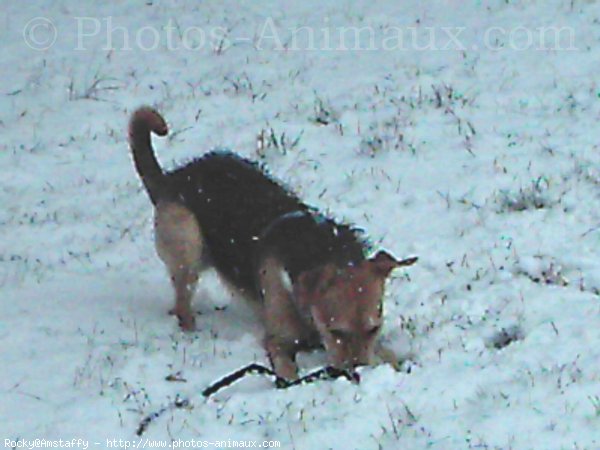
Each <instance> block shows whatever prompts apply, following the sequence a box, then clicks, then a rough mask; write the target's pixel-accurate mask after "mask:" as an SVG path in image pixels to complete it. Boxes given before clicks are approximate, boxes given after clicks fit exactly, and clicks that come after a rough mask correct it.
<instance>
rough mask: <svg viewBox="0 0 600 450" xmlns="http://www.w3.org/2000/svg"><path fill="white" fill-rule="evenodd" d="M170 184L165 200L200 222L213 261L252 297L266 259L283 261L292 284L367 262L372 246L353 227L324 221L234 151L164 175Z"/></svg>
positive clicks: (259, 168) (325, 219)
mask: <svg viewBox="0 0 600 450" xmlns="http://www.w3.org/2000/svg"><path fill="white" fill-rule="evenodd" d="M165 181H166V182H167V183H166V184H167V185H168V190H169V195H168V197H169V198H170V199H173V198H174V195H173V194H176V197H177V201H180V202H182V203H183V204H184V205H185V206H186V207H187V208H189V209H190V210H191V211H192V212H193V213H194V215H195V217H196V219H197V220H198V223H199V225H200V229H201V230H202V233H203V235H204V240H205V244H206V247H207V250H208V254H209V255H208V256H209V258H210V262H211V263H212V264H213V265H214V266H215V268H216V269H217V270H218V271H219V272H220V273H221V274H222V275H223V276H224V277H225V278H226V279H227V280H228V281H229V282H231V283H233V284H234V285H235V286H237V287H238V288H240V289H241V290H244V291H247V292H248V293H253V294H256V292H253V291H254V289H255V277H256V273H255V272H256V264H257V262H258V258H259V257H260V255H264V254H266V253H269V254H275V255H276V256H277V257H278V258H280V260H281V261H282V262H283V264H284V266H285V268H286V270H288V271H289V273H290V275H291V277H292V280H294V279H295V277H296V276H297V275H298V274H299V273H301V272H303V271H305V270H310V269H312V268H315V267H318V266H321V265H324V264H327V263H330V262H333V263H335V264H337V265H339V266H344V265H348V264H353V263H356V262H359V261H362V260H364V259H365V252H366V251H367V250H368V244H367V243H366V242H365V241H363V240H362V239H361V238H360V237H359V233H358V231H357V230H356V229H354V228H351V227H350V226H348V225H344V224H338V223H336V222H335V221H334V220H332V219H329V218H326V217H324V216H322V215H320V214H319V213H318V212H317V211H316V210H314V209H313V208H311V207H309V206H307V205H306V204H304V203H302V202H301V201H300V200H299V199H298V197H296V196H295V195H294V194H293V193H292V192H290V191H289V190H288V189H286V188H284V187H283V186H282V185H281V184H280V183H279V182H277V181H275V180H274V179H273V178H271V177H270V176H269V175H268V174H267V173H266V171H265V170H264V168H261V167H260V166H259V165H258V164H257V163H254V162H251V161H248V160H246V159H244V158H242V157H240V156H238V155H236V154H234V153H231V152H223V151H220V152H211V153H208V154H206V155H204V156H203V157H201V158H199V159H196V160H194V161H192V162H190V163H189V164H187V165H185V166H183V167H181V168H178V169H175V170H174V171H172V172H169V173H166V174H165Z"/></svg>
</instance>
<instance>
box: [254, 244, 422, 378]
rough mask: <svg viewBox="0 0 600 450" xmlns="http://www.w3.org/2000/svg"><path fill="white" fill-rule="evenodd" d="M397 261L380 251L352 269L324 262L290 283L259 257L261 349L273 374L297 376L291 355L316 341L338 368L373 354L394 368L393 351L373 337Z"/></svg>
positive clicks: (277, 267) (273, 264)
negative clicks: (264, 334)
mask: <svg viewBox="0 0 600 450" xmlns="http://www.w3.org/2000/svg"><path fill="white" fill-rule="evenodd" d="M413 262H414V261H413ZM401 265H407V264H406V263H405V262H402V261H397V260H395V259H393V258H392V257H391V256H390V255H389V254H387V253H384V252H380V253H379V254H378V255H376V256H375V257H374V258H371V259H369V260H366V261H364V262H362V263H361V264H360V265H358V266H356V267H347V268H343V269H341V268H338V267H336V266H334V265H332V264H328V265H325V266H322V267H319V268H317V269H314V270H312V271H309V272H305V273H303V274H301V275H300V277H299V279H298V280H297V282H296V285H295V286H293V287H292V286H291V285H288V283H286V279H285V276H287V274H286V272H285V270H284V268H283V267H282V265H281V264H280V262H279V261H278V260H277V259H276V258H274V257H268V258H265V259H264V260H263V261H262V262H261V264H260V272H259V274H260V276H259V282H260V288H261V290H262V294H263V298H264V315H265V323H266V327H267V339H266V348H267V352H268V353H269V357H270V358H271V362H272V364H273V367H274V369H275V371H276V372H277V374H278V375H279V376H282V377H284V378H289V379H294V378H297V366H296V363H295V355H296V353H297V352H298V351H299V350H301V349H303V348H310V347H315V346H317V345H318V344H319V343H322V344H323V345H324V346H325V349H326V351H327V354H328V357H329V360H330V362H331V364H333V365H334V366H335V367H338V368H344V369H345V368H352V367H355V366H358V365H367V364H372V363H373V362H374V357H375V356H378V357H379V359H380V360H383V361H384V362H388V363H391V364H393V365H394V366H395V367H397V364H398V361H397V358H396V357H395V355H394V354H393V352H391V351H390V350H389V349H386V348H385V347H383V346H382V345H380V344H378V343H377V339H378V337H379V334H380V331H381V326H382V323H383V304H382V302H383V291H384V284H385V279H386V278H387V276H388V275H389V273H390V271H391V270H392V269H394V268H395V267H399V266H401Z"/></svg>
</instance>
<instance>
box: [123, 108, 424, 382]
mask: <svg viewBox="0 0 600 450" xmlns="http://www.w3.org/2000/svg"><path fill="white" fill-rule="evenodd" d="M151 133H154V134H156V135H158V136H165V135H167V133H168V127H167V124H166V122H165V120H164V119H163V117H162V116H161V115H160V114H159V113H158V112H157V111H156V110H155V109H152V108H150V107H141V108H139V109H138V110H136V111H135V112H134V113H133V114H132V116H131V119H130V122H129V142H130V147H131V152H132V155H133V160H134V164H135V167H136V169H137V172H138V174H139V176H140V178H141V180H142V183H143V185H144V187H145V188H146V191H147V192H148V195H149V197H150V200H151V201H152V204H153V205H154V211H155V219H154V226H155V245H156V250H157V253H158V255H159V257H160V258H161V259H162V261H163V262H164V263H165V265H166V267H167V269H168V271H169V274H170V277H171V281H172V284H173V287H174V290H175V306H174V307H173V309H171V310H170V313H171V314H174V315H176V316H177V318H178V320H179V324H180V326H181V328H182V329H183V330H186V331H191V330H194V328H195V321H194V313H193V311H192V309H191V301H192V296H193V293H194V289H195V287H196V283H197V282H198V278H199V275H200V274H201V272H203V271H204V270H205V269H207V268H209V267H214V268H215V269H216V270H217V272H218V273H219V274H220V276H221V277H222V278H223V279H224V280H225V281H226V282H227V283H228V284H230V285H232V286H234V287H235V288H236V289H237V290H239V291H240V292H241V293H242V294H244V295H246V296H247V297H250V298H254V299H256V300H258V301H259V304H260V305H261V310H262V311H263V315H264V323H265V328H266V338H265V348H266V351H267V353H268V355H269V358H270V361H271V364H272V366H273V369H274V370H275V372H276V373H277V375H279V376H280V377H283V378H286V379H296V378H297V370H298V368H297V365H296V362H295V359H296V354H297V352H298V351H301V350H305V349H311V348H315V347H319V346H324V347H325V349H326V352H327V355H328V357H329V360H330V362H331V364H332V365H333V366H334V367H336V368H339V369H348V368H353V367H355V366H358V365H367V364H371V363H372V362H373V357H374V354H375V353H376V352H377V353H381V354H385V353H386V352H385V351H383V350H381V352H379V351H378V350H377V348H378V347H377V345H376V342H377V338H378V336H379V333H380V331H381V326H382V319H383V302H382V299H383V293H384V283H385V280H386V278H387V277H388V275H389V274H390V272H391V271H392V270H393V269H395V268H397V267H401V266H410V265H412V264H414V263H415V262H416V261H417V258H409V259H406V260H402V261H399V260H397V259H396V258H394V257H393V256H392V255H391V254H389V253H388V252H386V251H383V250H382V251H379V252H378V253H376V254H375V255H374V256H373V257H371V258H368V257H367V256H366V254H367V253H368V252H369V251H370V247H369V245H368V244H367V242H366V241H365V240H364V239H363V238H362V237H361V233H360V232H359V230H357V229H355V228H353V227H351V226H350V225H347V224H343V223H338V222H336V221H335V220H333V219H331V218H329V217H326V216H324V215H322V214H321V213H319V212H318V211H317V210H316V209H314V208H312V207H310V206H308V205H306V204H305V203H303V202H302V201H300V199H299V198H298V197H297V196H296V195H294V194H293V193H292V192H291V191H290V190H288V189H286V188H285V187H283V185H282V184H281V183H279V182H278V181H276V180H275V179H274V178H272V177H271V176H269V175H267V174H266V172H265V171H264V170H263V169H262V168H261V167H260V166H259V165H258V164H257V163H255V162H251V161H249V160H247V159H244V158H242V157H240V156H238V155H236V154H234V153H231V152H224V151H222V152H211V153H208V154H205V155H204V156H202V157H200V158H198V159H195V160H193V161H192V162H190V163H188V164H186V165H184V166H182V167H179V168H177V169H174V170H172V171H170V172H163V170H162V168H161V166H160V164H159V162H158V160H157V159H156V155H155V152H154V150H153V147H152V142H151ZM384 360H390V357H389V356H388V357H384Z"/></svg>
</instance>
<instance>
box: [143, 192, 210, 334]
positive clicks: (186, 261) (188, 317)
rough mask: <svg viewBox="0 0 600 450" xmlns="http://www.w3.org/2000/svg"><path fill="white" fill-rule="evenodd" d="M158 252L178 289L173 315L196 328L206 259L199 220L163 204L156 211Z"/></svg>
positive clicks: (176, 206) (185, 326)
mask: <svg viewBox="0 0 600 450" xmlns="http://www.w3.org/2000/svg"><path fill="white" fill-rule="evenodd" d="M154 225H155V244H156V251H157V253H158V255H159V256H160V258H161V259H162V261H163V262H164V263H165V265H166V266H167V269H168V271H169V274H170V276H171V282H172V283H173V287H174V288H175V306H174V307H173V309H171V311H170V313H171V314H175V315H176V316H177V318H178V319H179V323H180V325H181V328H183V329H184V330H187V331H191V330H193V329H194V328H195V320H194V314H193V312H192V309H191V301H192V296H193V294H194V289H195V287H196V283H197V281H198V276H199V273H200V270H201V264H200V262H201V260H202V248H203V243H202V234H201V232H200V227H199V226H198V222H197V221H196V218H195V217H194V215H193V214H192V212H191V211H189V210H188V209H187V208H185V207H183V206H181V205H179V204H177V203H172V202H161V203H159V204H158V205H156V209H155V219H154Z"/></svg>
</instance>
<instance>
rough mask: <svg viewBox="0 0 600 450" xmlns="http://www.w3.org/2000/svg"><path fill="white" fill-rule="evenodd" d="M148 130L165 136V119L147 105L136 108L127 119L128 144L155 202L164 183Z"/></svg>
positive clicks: (136, 166) (166, 131)
mask: <svg viewBox="0 0 600 450" xmlns="http://www.w3.org/2000/svg"><path fill="white" fill-rule="evenodd" d="M150 132H152V133H154V134H157V135H158V136H166V134H167V133H168V132H169V128H168V127H167V123H166V122H165V119H163V117H162V116H161V115H160V114H159V113H158V112H157V111H156V110H155V109H154V108H151V107H149V106H142V107H141V108H138V109H137V110H136V111H135V112H134V113H133V114H132V115H131V119H130V120H129V146H130V147H131V152H132V154H133V161H134V163H135V168H136V169H137V172H138V174H139V175H140V178H141V179H142V182H143V183H144V187H145V188H146V190H147V191H148V195H149V196H150V200H152V203H154V204H156V203H157V202H158V200H159V198H160V196H161V191H162V189H161V188H162V187H164V185H165V184H166V183H165V174H164V173H163V171H162V169H161V167H160V164H159V163H158V160H157V159H156V155H155V154H154V149H153V148H152V141H151V139H150Z"/></svg>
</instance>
